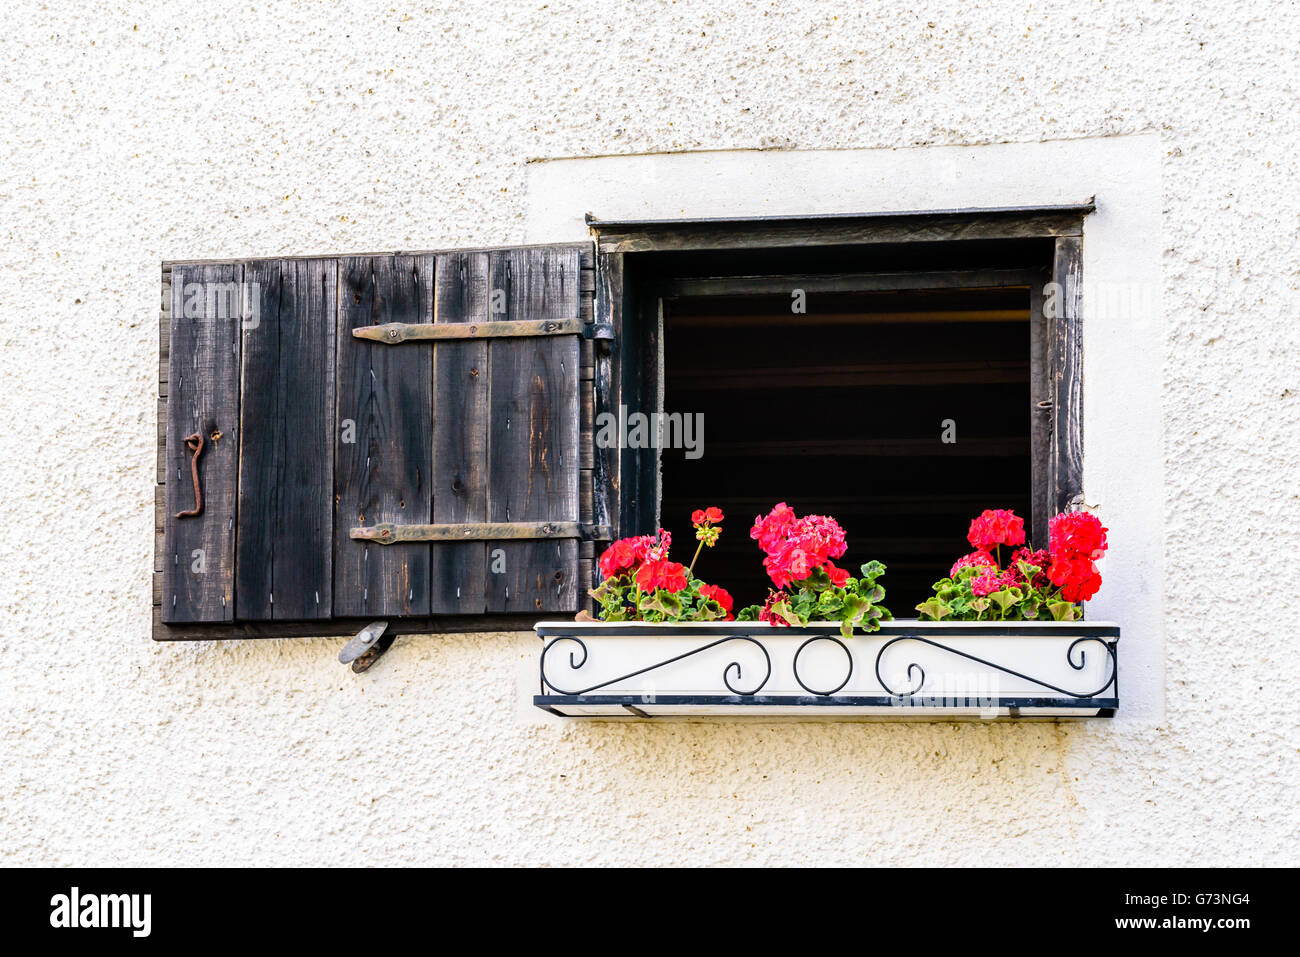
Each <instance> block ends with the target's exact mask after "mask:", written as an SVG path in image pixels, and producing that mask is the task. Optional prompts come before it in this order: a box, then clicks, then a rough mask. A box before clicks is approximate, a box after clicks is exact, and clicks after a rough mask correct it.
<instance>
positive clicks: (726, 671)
mask: <svg viewBox="0 0 1300 957" xmlns="http://www.w3.org/2000/svg"><path fill="white" fill-rule="evenodd" d="M562 641H571V642H573V643H574V644H576V645H577V646H578V647H579V648H581V649H582V659H581V660H579V659H578V658H576V657H575V655H576V651H570V652H569V667H570V668H572V669H573V670H574V671H578V670H579V669H580V668H582V666H583V665H585V664H586V663H587V645H586V643H585V642H584V641H583V640H582V639H581V638H578V637H577V636H576V635H560V636H558V637H556V638H554V639H552V640H551V641H550V642H548V643H547V645H546V647H544V648H543V649H542V668H541V670H542V685H543V687H546V688H550V689H551V690H553V691H554V692H556V693H557V694H562V695H584V694H590V693H591V692H593V691H599V690H600V689H601V688H607V687H609V686H610V685H613V684H618V683H619V682H622V681H627V680H628V679H630V678H635V677H637V676H638V675H643V674H646V673H647V672H651V671H656V670H658V669H660V668H665V667H667V666H668V665H671V664H673V663H674V662H677V661H681V660H682V659H684V658H691V657H694V656H695V655H700V654H703V653H704V652H706V651H708V650H710V649H711V648H716V647H718V646H719V645H723V644H726V643H727V642H729V641H745V642H748V643H749V644H751V645H754V646H755V647H757V648H758V650H759V651H761V652H762V653H763V661H764V662H765V663H766V667H767V671H766V673H765V674H764V675H763V680H762V681H760V682H759V683H758V684H757V685H755V686H754V687H753V688H751V689H749V690H748V691H746V690H742V689H740V688H737V687H736V686H735V685H734V684H732V683H731V680H732V672H733V669H734V672H735V675H734V676H735V679H736V680H737V681H739V680H741V679H742V678H743V677H744V674H743V673H742V669H741V666H740V662H739V661H731V662H729V663H728V664H727V666H726V667H725V668H723V669H722V683H723V684H724V685H726V686H727V690H728V691H730V692H731V693H732V694H734V695H741V696H749V695H756V694H758V693H759V692H760V691H761V690H763V686H764V685H766V684H767V681H768V679H769V678H771V677H772V656H771V655H769V654H768V653H767V649H766V648H764V647H763V643H762V642H760V641H759V640H758V639H757V638H752V637H750V636H749V635H727V636H726V637H725V638H719V639H718V640H717V641H711V642H709V643H708V644H707V645H701V646H700V647H699V648H694V649H692V650H690V651H686V652H683V653H682V654H680V655H674V656H673V657H672V658H668V659H666V660H664V661H660V662H656V663H655V664H653V665H647V666H646V667H644V668H638V669H637V670H636V671H630V672H628V673H627V674H625V675H620V676H619V677H617V678H610V679H608V680H607V681H602V682H600V683H599V684H595V685H592V686H591V687H590V688H583V689H582V690H580V691H566V690H564V689H563V688H560V687H558V686H557V685H556V684H555V683H554V682H553V681H551V680H550V679H549V678H548V677H547V676H546V656H547V655H549V654H550V653H551V650H552V649H553V648H554V647H555V646H556V645H558V644H559V643H560V642H562ZM837 690H838V689H837Z"/></svg>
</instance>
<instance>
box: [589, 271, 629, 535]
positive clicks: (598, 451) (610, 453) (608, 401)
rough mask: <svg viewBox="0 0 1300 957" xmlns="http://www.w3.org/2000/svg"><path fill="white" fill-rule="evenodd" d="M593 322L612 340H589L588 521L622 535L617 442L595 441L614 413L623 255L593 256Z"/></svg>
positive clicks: (619, 335) (616, 404)
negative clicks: (595, 265) (604, 327)
mask: <svg viewBox="0 0 1300 957" xmlns="http://www.w3.org/2000/svg"><path fill="white" fill-rule="evenodd" d="M597 261H598V263H599V267H598V268H597V279H598V282H597V285H596V322H597V323H598V324H604V325H609V326H612V327H613V328H614V331H615V337H616V338H615V340H614V341H613V342H610V341H608V340H605V341H601V342H594V343H592V346H593V349H594V358H593V362H594V378H593V382H592V389H593V391H594V394H595V399H594V402H595V408H594V410H593V411H594V415H595V417H594V419H593V423H592V428H593V435H592V495H593V502H592V521H593V522H595V523H596V524H598V525H611V524H612V525H614V526H615V531H614V534H615V535H626V534H630V533H629V532H624V531H623V530H622V525H621V522H620V508H619V498H618V496H619V483H620V471H619V470H620V468H621V465H620V462H619V443H618V442H608V441H606V442H604V443H601V442H600V441H598V439H599V438H600V435H601V424H602V423H603V422H609V421H611V420H610V419H608V418H605V416H611V415H612V416H614V417H615V418H617V416H618V403H619V400H618V396H619V395H620V394H621V393H620V392H619V391H618V390H619V388H620V384H619V382H618V375H619V367H620V366H621V363H618V362H616V361H615V359H614V355H615V350H616V349H618V348H619V343H620V342H621V341H622V340H623V339H624V338H625V336H624V330H623V329H622V328H620V327H619V326H620V325H621V323H622V318H623V257H622V256H621V255H601V256H598V257H597Z"/></svg>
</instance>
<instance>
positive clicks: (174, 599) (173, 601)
mask: <svg viewBox="0 0 1300 957" xmlns="http://www.w3.org/2000/svg"><path fill="white" fill-rule="evenodd" d="M172 607H173V608H175V607H176V596H175V595H172Z"/></svg>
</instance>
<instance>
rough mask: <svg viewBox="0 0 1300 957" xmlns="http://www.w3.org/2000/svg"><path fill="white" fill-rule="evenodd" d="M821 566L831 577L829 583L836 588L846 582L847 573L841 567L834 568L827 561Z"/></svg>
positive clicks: (847, 578)
mask: <svg viewBox="0 0 1300 957" xmlns="http://www.w3.org/2000/svg"><path fill="white" fill-rule="evenodd" d="M823 567H824V568H825V570H826V574H827V575H829V576H830V578H831V584H832V585H834V586H835V587H836V588H843V587H844V585H845V583H846V582H848V580H849V573H848V572H847V571H845V570H844V569H843V568H836V567H835V566H834V565H833V564H832V563H831V562H827V563H826V564H825V566H823Z"/></svg>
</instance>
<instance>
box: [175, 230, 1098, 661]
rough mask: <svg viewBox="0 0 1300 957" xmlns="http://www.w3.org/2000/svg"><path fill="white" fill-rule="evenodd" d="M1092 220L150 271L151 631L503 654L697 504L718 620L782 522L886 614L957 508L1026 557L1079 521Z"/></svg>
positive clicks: (732, 235)
mask: <svg viewBox="0 0 1300 957" xmlns="http://www.w3.org/2000/svg"><path fill="white" fill-rule="evenodd" d="M1090 209H1091V207H1090V206H1081V207H1068V208H1038V209H1014V210H981V211H957V212H942V213H921V214H890V215H881V216H832V217H814V218H805V219H775V220H772V219H768V220H709V221H694V222H680V223H673V222H654V223H636V222H602V221H599V220H592V221H591V225H592V228H593V233H594V236H595V241H594V244H593V243H581V244H566V245H557V246H536V247H516V248H507V249H492V250H453V251H449V252H434V253H420V254H408V253H404V254H394V255H391V256H360V257H338V256H332V257H317V258H307V259H281V260H247V261H230V262H220V263H170V264H166V265H164V268H163V290H164V296H163V313H162V326H161V350H160V375H159V395H160V405H159V451H158V492H157V498H156V509H155V515H156V521H155V527H156V548H155V556H156V557H155V568H154V571H155V585H154V635H155V637H156V638H159V639H177V638H214V637H263V636H267V637H269V636H274V637H288V636H294V635H330V634H348V633H352V632H355V631H357V629H358V628H359V627H360V626H361V625H364V624H365V623H366V622H367V621H369V620H371V619H376V618H383V619H385V620H387V621H389V629H390V631H391V632H392V633H411V632H437V631H443V632H446V631H469V630H499V629H508V628H509V629H514V628H527V627H531V626H532V624H533V623H535V622H536V621H538V620H539V619H543V618H556V617H561V616H564V615H565V614H572V613H573V612H576V611H577V610H579V609H580V608H581V607H582V606H583V604H584V601H585V594H586V591H587V589H588V588H589V587H590V584H591V582H592V575H593V560H594V556H595V555H596V554H597V552H598V551H599V549H600V548H601V547H602V545H601V544H600V543H601V542H604V541H607V540H608V539H610V538H611V537H617V536H623V535H631V534H638V533H644V532H648V531H651V530H653V529H654V528H655V527H657V526H658V525H659V524H661V522H662V523H665V524H667V527H669V528H670V529H671V530H672V531H673V532H674V533H675V534H676V535H677V536H678V537H679V539H683V540H685V539H689V537H690V532H689V529H688V528H687V527H685V526H682V525H681V524H680V523H682V522H684V521H685V519H686V517H687V515H688V514H689V511H690V510H691V509H692V508H694V507H698V506H700V505H705V504H709V505H713V504H717V505H722V506H723V507H724V509H725V510H726V511H727V512H728V515H729V525H728V534H727V535H725V536H724V537H723V540H722V541H723V545H722V547H721V548H720V550H719V551H718V552H717V553H716V554H715V555H714V556H711V558H710V561H711V568H710V572H709V575H710V577H711V578H713V579H715V580H720V581H725V582H727V583H728V584H729V585H731V586H733V587H734V593H735V596H736V598H737V600H738V601H739V602H740V603H741V604H745V603H748V602H751V601H757V600H759V599H760V598H761V593H762V591H763V590H764V589H765V584H764V582H763V579H762V577H761V566H760V564H759V562H758V561H757V559H756V553H755V552H754V549H753V547H752V543H751V542H749V540H748V538H747V536H746V534H745V532H746V530H747V527H748V523H749V521H750V519H751V518H752V516H753V515H755V514H757V513H758V512H759V511H764V510H766V509H767V508H770V507H771V505H773V504H775V503H776V502H777V501H780V500H787V501H789V502H790V504H792V505H793V506H794V507H795V508H796V509H798V510H799V511H800V512H809V511H813V512H828V513H831V514H834V515H836V516H837V517H838V518H840V520H841V521H842V522H843V523H844V524H845V526H846V527H847V528H849V529H850V532H851V535H850V544H851V547H852V551H851V553H850V554H849V555H848V556H846V562H847V563H848V567H853V565H854V564H855V562H859V561H862V560H866V559H868V558H880V559H882V560H884V561H886V562H887V564H888V565H889V577H888V587H889V594H890V602H889V603H890V604H891V605H892V606H893V607H894V608H895V610H896V611H897V612H898V613H901V614H906V613H907V609H909V608H910V607H911V606H913V605H914V604H915V603H916V601H917V600H919V599H920V597H921V595H922V594H923V593H924V592H925V590H926V589H927V587H928V585H929V584H930V582H932V581H933V580H934V579H935V578H937V577H940V575H941V574H942V573H943V572H944V571H946V563H947V562H948V561H949V560H950V557H951V542H952V541H954V540H959V539H960V536H961V535H962V534H963V533H964V523H965V522H966V521H968V520H969V516H970V515H971V514H972V511H974V510H975V509H977V508H982V507H984V506H985V505H986V504H988V503H991V502H992V503H996V504H998V505H1000V506H1002V507H1011V508H1015V509H1017V510H1018V511H1020V512H1022V514H1026V515H1029V516H1031V519H1030V526H1031V537H1033V538H1035V539H1037V540H1043V539H1044V538H1045V523H1046V518H1047V516H1048V515H1049V514H1051V513H1052V512H1053V511H1054V510H1057V509H1060V508H1063V507H1065V506H1067V505H1069V504H1072V503H1075V502H1077V501H1078V500H1079V496H1080V492H1081V488H1082V474H1081V465H1082V423H1081V418H1080V411H1081V409H1080V388H1081V381H1080V359H1081V353H1080V336H1079V327H1078V323H1079V314H1078V312H1079V310H1078V302H1079V281H1080V276H1079V262H1080V259H1079V252H1080V244H1081V235H1082V220H1083V217H1084V216H1085V215H1086V214H1087V212H1088V211H1089V210H1090ZM629 411H631V412H632V413H637V412H640V413H643V414H650V413H656V412H658V413H663V412H669V413H672V412H676V413H680V414H683V415H692V416H696V415H698V416H702V420H703V424H704V432H703V435H702V437H701V436H697V438H702V446H698V447H696V448H693V449H692V448H685V447H681V446H679V447H676V448H667V449H663V448H659V447H655V444H654V443H651V444H650V446H649V447H643V446H638V445H634V444H629V443H628V442H626V441H623V440H624V439H626V437H627V436H626V434H625V433H623V434H621V435H620V436H619V441H616V442H613V443H609V442H599V441H597V440H596V434H597V428H596V423H597V422H598V421H607V420H608V417H612V418H613V419H614V420H620V418H621V417H625V416H626V415H627V413H628V412H629ZM622 431H623V430H622V429H620V432H622ZM696 452H701V453H702V454H699V455H698V456H697V455H696V454H695V453H696ZM196 492H198V493H199V494H201V496H202V504H201V506H200V504H199V501H198V499H197V496H196ZM187 512H192V513H197V514H186V513H187ZM674 523H676V524H674Z"/></svg>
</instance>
